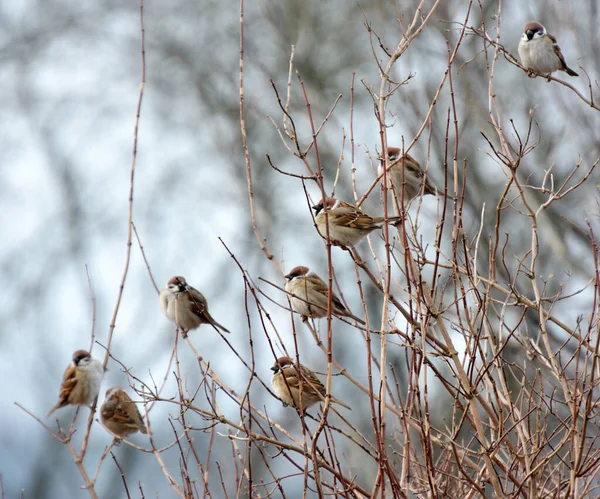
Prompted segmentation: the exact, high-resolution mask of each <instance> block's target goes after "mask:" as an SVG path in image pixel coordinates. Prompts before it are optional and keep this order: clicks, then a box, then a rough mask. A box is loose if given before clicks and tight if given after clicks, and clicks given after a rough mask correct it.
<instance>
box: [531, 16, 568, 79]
mask: <svg viewBox="0 0 600 499" xmlns="http://www.w3.org/2000/svg"><path fill="white" fill-rule="evenodd" d="M519 57H520V58H521V63H522V64H523V66H525V67H526V68H528V69H530V70H531V71H535V72H536V73H542V74H547V75H548V76H550V73H552V72H553V71H565V72H566V73H567V74H568V75H569V76H579V75H578V74H577V73H576V72H575V71H573V70H572V69H571V68H570V67H569V66H567V63H566V62H565V58H564V56H563V55H562V52H561V51H560V47H559V46H558V44H557V43H556V38H554V37H553V36H552V35H549V34H548V33H546V28H544V27H543V26H542V25H541V24H540V23H538V22H535V21H532V22H529V23H527V24H526V25H525V27H524V28H523V36H522V37H521V41H520V42H519Z"/></svg>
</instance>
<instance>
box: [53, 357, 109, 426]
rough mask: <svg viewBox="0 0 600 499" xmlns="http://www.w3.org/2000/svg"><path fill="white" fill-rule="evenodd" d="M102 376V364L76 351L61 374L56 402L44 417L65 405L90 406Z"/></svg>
mask: <svg viewBox="0 0 600 499" xmlns="http://www.w3.org/2000/svg"><path fill="white" fill-rule="evenodd" d="M103 376H104V369H103V367H102V364H101V363H100V362H99V361H97V360H96V359H93V358H92V356H91V355H90V353H89V352H88V351H86V350H77V351H76V352H75V353H73V361H72V362H71V364H69V366H68V367H67V368H66V369H65V372H64V374H63V380H62V384H61V385H60V392H59V394H58V402H57V403H56V405H55V406H54V407H53V408H52V409H50V412H48V415H47V416H46V417H49V416H50V415H51V414H52V413H53V412H54V411H56V409H60V408H61V407H65V406H66V405H87V406H90V405H92V402H94V399H95V398H96V397H97V396H98V392H99V391H100V384H101V383H102V377H103Z"/></svg>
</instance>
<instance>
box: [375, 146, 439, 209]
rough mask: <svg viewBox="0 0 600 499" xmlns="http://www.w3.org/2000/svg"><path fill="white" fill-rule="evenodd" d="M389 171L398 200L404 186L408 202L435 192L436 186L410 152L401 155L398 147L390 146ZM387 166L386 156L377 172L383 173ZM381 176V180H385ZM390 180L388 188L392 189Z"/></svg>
mask: <svg viewBox="0 0 600 499" xmlns="http://www.w3.org/2000/svg"><path fill="white" fill-rule="evenodd" d="M387 152H388V154H387V157H388V165H389V166H388V167H387V168H388V173H387V178H388V179H389V180H391V182H392V183H391V186H393V188H394V192H395V193H396V197H397V198H398V200H400V199H402V188H403V187H404V202H405V204H408V203H409V202H410V201H412V200H413V199H414V198H416V197H417V196H419V195H421V194H423V195H427V194H435V187H434V186H433V185H432V184H431V182H430V181H429V179H428V178H427V175H426V173H425V170H424V169H423V168H422V167H421V165H420V164H419V163H418V162H417V160H416V159H415V158H413V157H412V156H411V155H410V154H407V153H405V154H404V155H401V152H402V151H401V150H400V148H398V147H388V149H387ZM385 167H386V164H385V157H382V158H381V163H380V164H379V168H378V169H377V174H378V175H382V174H383V170H384V168H385ZM383 178H384V177H381V179H382V180H381V181H382V182H383ZM391 186H390V184H389V182H388V189H391Z"/></svg>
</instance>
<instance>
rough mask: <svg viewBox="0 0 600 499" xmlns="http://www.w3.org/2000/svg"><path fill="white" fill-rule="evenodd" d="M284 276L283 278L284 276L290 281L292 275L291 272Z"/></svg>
mask: <svg viewBox="0 0 600 499" xmlns="http://www.w3.org/2000/svg"><path fill="white" fill-rule="evenodd" d="M284 277H285V278H286V279H287V280H288V281H291V280H292V277H293V276H292V274H288V275H286V276H284Z"/></svg>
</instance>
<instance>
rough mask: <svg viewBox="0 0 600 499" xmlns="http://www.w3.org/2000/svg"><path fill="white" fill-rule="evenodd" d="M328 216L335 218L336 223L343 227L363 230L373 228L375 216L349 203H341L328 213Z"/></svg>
mask: <svg viewBox="0 0 600 499" xmlns="http://www.w3.org/2000/svg"><path fill="white" fill-rule="evenodd" d="M328 216H329V217H331V218H333V221H334V223H335V224H336V225H339V226H341V227H350V228H352V229H361V230H369V229H373V217H370V216H369V215H367V214H366V213H363V212H362V211H361V210H359V209H358V208H356V207H355V206H352V205H351V204H348V203H344V202H341V203H339V205H338V207H337V208H335V209H334V210H331V211H330V212H329V213H328Z"/></svg>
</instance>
